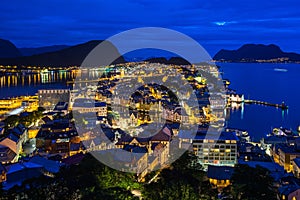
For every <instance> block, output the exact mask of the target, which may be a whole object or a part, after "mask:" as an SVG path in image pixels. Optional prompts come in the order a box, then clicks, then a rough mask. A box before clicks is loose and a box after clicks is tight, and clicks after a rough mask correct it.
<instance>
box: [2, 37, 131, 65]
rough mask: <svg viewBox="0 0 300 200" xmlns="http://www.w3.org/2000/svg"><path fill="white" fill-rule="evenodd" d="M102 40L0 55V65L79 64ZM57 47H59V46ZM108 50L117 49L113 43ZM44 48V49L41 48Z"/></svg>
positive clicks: (121, 59)
mask: <svg viewBox="0 0 300 200" xmlns="http://www.w3.org/2000/svg"><path fill="white" fill-rule="evenodd" d="M101 42H102V41H101V40H93V41H89V42H86V43H83V44H79V45H75V46H71V47H66V48H63V49H61V50H57V51H53V52H47V53H41V54H37V55H31V56H19V57H16V56H14V57H13V56H10V57H6V58H3V57H2V58H1V57H0V65H16V66H19V67H20V66H42V67H48V66H51V67H68V66H80V65H81V64H82V62H83V60H84V59H85V57H86V56H87V55H88V54H89V53H90V52H91V51H92V50H93V49H94V48H95V47H96V46H97V45H98V44H100V43H101ZM60 47H61V46H60ZM60 47H59V48H60ZM107 48H109V50H110V51H116V52H118V50H117V49H116V48H115V46H114V45H112V44H111V46H109V47H107ZM43 50H45V49H43ZM4 51H5V50H4ZM124 62H126V61H125V59H124V58H123V57H122V56H121V55H120V57H119V58H118V59H117V60H115V61H114V63H124Z"/></svg>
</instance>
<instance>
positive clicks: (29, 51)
mask: <svg viewBox="0 0 300 200" xmlns="http://www.w3.org/2000/svg"><path fill="white" fill-rule="evenodd" d="M68 47H70V46H68V45H53V46H45V47H36V48H19V51H20V52H21V55H22V56H32V55H37V54H42V53H49V52H53V51H59V50H62V49H66V48H68Z"/></svg>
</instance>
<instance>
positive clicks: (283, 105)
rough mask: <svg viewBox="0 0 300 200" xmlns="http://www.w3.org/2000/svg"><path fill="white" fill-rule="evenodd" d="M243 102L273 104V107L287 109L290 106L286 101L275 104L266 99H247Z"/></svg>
mask: <svg viewBox="0 0 300 200" xmlns="http://www.w3.org/2000/svg"><path fill="white" fill-rule="evenodd" d="M242 103H245V104H258V105H265V106H272V107H276V108H280V109H282V110H287V109H288V106H287V105H286V104H285V103H284V102H282V103H281V104H275V103H269V102H265V101H257V100H251V99H245V100H244V101H242Z"/></svg>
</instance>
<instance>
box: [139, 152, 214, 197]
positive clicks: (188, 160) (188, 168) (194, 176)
mask: <svg viewBox="0 0 300 200" xmlns="http://www.w3.org/2000/svg"><path fill="white" fill-rule="evenodd" d="M204 175H205V172H204V171H202V166H201V165H200V164H199V163H198V161H197V158H196V156H195V155H194V154H193V153H191V152H186V153H184V154H183V155H182V156H181V157H180V158H179V159H178V160H176V161H175V162H174V163H172V164H171V166H170V167H169V168H167V169H163V170H162V171H161V172H160V174H159V175H158V177H157V180H156V182H155V181H153V182H151V183H150V184H145V186H144V190H143V194H142V195H143V198H144V199H204V198H203V197H205V196H207V195H206V193H207V192H210V195H211V196H209V199H213V198H214V197H215V196H216V195H217V193H216V192H215V191H213V190H212V189H211V187H208V188H207V187H205V186H206V185H207V184H205V180H204ZM204 187H205V189H204Z"/></svg>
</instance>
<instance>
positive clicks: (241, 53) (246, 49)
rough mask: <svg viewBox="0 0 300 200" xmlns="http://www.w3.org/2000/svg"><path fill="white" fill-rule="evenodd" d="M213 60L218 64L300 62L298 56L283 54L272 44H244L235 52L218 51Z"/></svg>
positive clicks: (299, 55) (295, 54)
mask: <svg viewBox="0 0 300 200" xmlns="http://www.w3.org/2000/svg"><path fill="white" fill-rule="evenodd" d="M213 60H216V61H220V62H300V54H297V53H286V52H283V51H282V50H281V49H280V48H279V47H278V46H276V45H274V44H270V45H263V44H245V45H243V46H242V47H240V48H239V49H237V50H225V49H222V50H220V51H219V52H218V53H217V54H216V55H215V56H214V57H213Z"/></svg>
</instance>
